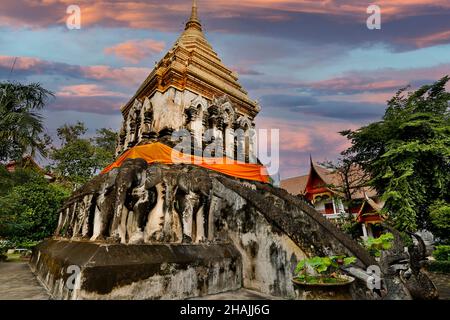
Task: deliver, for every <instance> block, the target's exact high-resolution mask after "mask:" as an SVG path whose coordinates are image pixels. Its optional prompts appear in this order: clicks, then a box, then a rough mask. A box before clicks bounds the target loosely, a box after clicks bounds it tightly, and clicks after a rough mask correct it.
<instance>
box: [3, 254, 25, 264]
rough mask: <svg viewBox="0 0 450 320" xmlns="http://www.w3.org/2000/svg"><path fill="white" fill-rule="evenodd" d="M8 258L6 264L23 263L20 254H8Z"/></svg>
mask: <svg viewBox="0 0 450 320" xmlns="http://www.w3.org/2000/svg"><path fill="white" fill-rule="evenodd" d="M6 256H7V257H8V259H7V260H6V262H21V261H23V260H22V259H21V256H20V253H12V254H6Z"/></svg>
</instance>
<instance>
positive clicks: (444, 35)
mask: <svg viewBox="0 0 450 320" xmlns="http://www.w3.org/2000/svg"><path fill="white" fill-rule="evenodd" d="M414 41H415V43H416V46H417V47H418V48H424V47H429V46H433V45H438V44H444V43H450V30H446V31H442V32H437V33H432V34H428V35H425V36H422V37H418V38H416V39H415V40H414Z"/></svg>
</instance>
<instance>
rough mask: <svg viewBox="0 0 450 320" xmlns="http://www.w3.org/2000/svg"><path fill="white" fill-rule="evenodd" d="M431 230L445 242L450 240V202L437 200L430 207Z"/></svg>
mask: <svg viewBox="0 0 450 320" xmlns="http://www.w3.org/2000/svg"><path fill="white" fill-rule="evenodd" d="M430 218H431V228H430V229H431V230H432V231H433V233H434V235H435V236H437V237H438V238H439V240H440V241H441V242H443V243H448V242H450V204H449V203H446V202H444V201H436V202H435V203H434V204H433V205H432V206H431V207H430Z"/></svg>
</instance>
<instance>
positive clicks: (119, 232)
mask: <svg viewBox="0 0 450 320" xmlns="http://www.w3.org/2000/svg"><path fill="white" fill-rule="evenodd" d="M121 110H122V114H123V124H122V128H121V131H120V134H119V135H118V144H117V152H116V153H117V159H116V161H115V162H114V163H112V164H111V165H110V166H108V167H107V168H105V169H104V170H103V171H102V173H101V174H99V175H97V176H96V177H94V178H93V179H91V180H90V181H88V182H87V183H86V184H84V185H83V186H82V187H80V188H79V189H77V190H75V191H74V192H73V193H72V195H71V196H70V197H69V198H68V199H67V201H66V202H65V203H64V204H63V206H62V207H61V209H60V211H59V219H58V224H57V227H56V230H55V232H54V235H53V237H52V238H49V239H45V240H44V241H43V242H41V243H40V244H39V245H37V246H36V248H35V249H34V250H33V254H32V257H31V260H30V267H31V270H32V271H33V272H34V273H35V274H36V276H37V278H38V279H39V281H41V282H42V283H43V284H44V285H45V288H46V289H47V290H48V292H49V294H50V296H51V297H52V299H149V300H150V299H187V298H196V297H204V296H209V297H211V296H214V295H216V294H221V293H224V292H229V293H228V294H230V295H234V294H235V293H239V292H241V290H243V292H247V290H252V292H254V293H255V294H257V295H258V296H260V297H261V298H263V297H264V299H267V298H270V299H272V298H275V297H276V298H285V299H293V298H294V299H309V298H311V299H317V298H316V297H314V295H313V296H311V292H310V290H309V288H303V287H301V288H299V287H296V286H295V285H294V283H293V281H292V277H293V270H295V268H296V266H297V264H298V262H299V261H300V260H303V259H305V258H306V257H314V256H325V255H326V256H329V255H345V256H348V257H355V258H356V260H357V261H355V263H354V267H353V268H352V270H353V271H348V272H353V273H352V274H354V275H355V276H357V277H359V278H358V279H357V280H355V281H354V282H353V283H352V285H351V286H347V285H346V290H347V289H348V292H346V293H345V294H344V295H342V298H345V299H352V298H353V299H378V298H379V295H378V293H377V292H373V291H372V289H370V288H369V287H368V286H367V276H368V274H366V273H365V272H366V271H365V270H367V268H368V267H369V266H373V265H377V261H376V260H375V259H374V258H373V257H372V256H370V254H369V252H367V251H366V250H365V249H364V248H363V247H361V246H360V245H359V244H358V242H356V241H355V240H353V239H352V238H350V237H349V236H348V235H347V234H345V233H343V232H342V231H341V230H339V229H338V228H337V227H336V225H334V224H333V223H330V222H329V221H327V219H324V218H323V217H322V216H321V215H320V213H318V212H317V211H316V210H315V209H314V208H313V207H312V206H311V205H309V204H308V203H306V202H305V201H304V200H303V199H299V197H296V196H293V195H291V194H289V193H288V192H286V191H285V190H282V189H280V188H277V187H275V186H273V185H271V184H270V183H268V182H269V179H268V176H267V174H266V172H264V166H262V165H261V164H259V163H257V161H256V162H255V161H252V160H254V159H252V158H253V157H254V149H253V146H252V144H251V143H250V141H251V140H252V137H251V135H252V133H253V128H254V119H255V116H256V115H257V114H258V112H259V111H260V107H259V105H258V104H257V102H256V101H253V100H251V99H250V98H249V97H248V95H247V92H246V91H245V90H244V89H243V88H242V87H241V85H240V84H239V83H238V79H237V76H236V74H235V73H233V72H232V71H231V70H230V69H228V68H227V67H226V66H224V65H223V63H222V62H221V60H220V59H219V57H218V56H217V54H216V53H215V52H214V50H213V49H212V47H211V45H210V44H209V43H208V41H207V40H206V38H205V36H204V34H203V31H202V24H201V23H200V20H199V18H198V14H197V3H196V1H195V0H194V2H193V6H192V11H191V15H190V18H189V20H188V21H187V23H186V27H185V30H184V31H183V33H182V34H181V36H180V37H179V38H178V40H177V41H176V42H175V44H174V46H173V47H172V48H171V49H170V50H169V52H167V54H166V55H165V56H164V57H163V58H162V60H161V61H160V62H158V63H157V65H156V66H155V69H154V70H153V71H152V72H151V73H150V75H149V76H148V77H147V79H146V80H145V81H144V83H143V84H142V85H141V86H140V88H139V89H138V90H137V92H136V94H135V95H134V96H133V97H132V98H131V99H130V101H129V102H128V103H127V104H126V105H124V106H123V107H122V109H121ZM180 131H183V132H187V133H188V135H189V137H190V140H189V142H190V145H191V146H192V145H193V147H194V148H190V149H191V154H188V153H186V152H185V150H184V149H183V151H180V150H178V149H177V145H179V143H178V141H177V140H176V139H175V140H174V139H173V138H174V133H178V132H180ZM233 132H234V133H236V132H240V133H239V136H238V135H236V134H234V133H233ZM205 133H208V134H207V135H205ZM241 133H243V135H242V134H241ZM192 136H193V137H194V139H192ZM242 137H243V139H242ZM175 138H176V137H175ZM217 141H219V142H222V144H217V145H219V146H221V148H223V149H224V150H222V152H223V151H225V152H223V153H222V158H221V159H222V160H223V159H225V160H229V158H233V161H231V163H225V164H221V163H210V162H209V161H206V160H210V159H211V158H213V159H218V158H219V157H217V154H215V156H214V157H211V158H208V159H207V157H206V156H205V153H202V155H201V156H198V155H197V153H196V151H197V150H199V149H200V150H202V151H204V149H205V148H204V147H205V146H207V147H209V146H210V143H211V142H213V143H216V142H217ZM217 145H216V146H217ZM214 150H215V151H217V152H219V151H220V150H216V149H214ZM192 151H193V152H192ZM242 155H244V159H243V160H244V161H242V160H240V159H239V158H241V159H242ZM235 159H236V160H237V161H234V160H235ZM175 160H176V161H175ZM178 160H181V161H178ZM191 160H199V161H195V162H193V161H191ZM328 182H329V180H328V175H324V172H322V171H321V170H320V169H318V167H317V166H315V165H314V166H312V168H311V172H310V174H309V178H308V179H307V181H306V183H305V185H304V186H300V185H298V184H295V183H294V185H295V188H294V189H292V190H291V192H295V193H297V194H304V193H305V191H306V190H308V193H307V194H306V196H307V197H309V199H310V200H311V201H313V202H314V203H317V205H318V208H319V209H320V210H322V209H321V208H322V204H323V210H322V212H323V213H325V212H326V211H327V210H328V211H329V210H330V208H333V213H336V212H337V211H336V210H341V209H342V210H345V204H344V205H342V204H340V203H338V202H337V201H338V200H337V199H338V195H339V193H338V192H337V191H336V190H335V189H333V188H331V187H328ZM288 189H289V188H288ZM319 194H320V197H319ZM327 197H328V198H327ZM330 199H331V204H332V206H331V207H330V205H329V202H330ZM334 199H336V201H335V200H334ZM319 203H321V205H320V207H319ZM369 204H370V203H369ZM325 208H328V209H325ZM362 210H368V211H370V209H369V207H365V205H364V207H363V208H362V209H361V212H362ZM329 214H331V212H330V213H329ZM391 260H392V261H395V263H396V264H397V261H398V260H394V259H391ZM391 260H390V261H391ZM385 265H386V266H387V267H386V268H389V270H391V269H390V265H389V264H388V263H386V264H385ZM74 267H77V268H76V269H77V270H74V269H73V268H74ZM402 268H403V269H401V270H406V269H407V268H408V267H407V266H404V267H402ZM345 272H347V271H345ZM72 274H73V276H74V277H72ZM387 275H388V276H389V277H391V278H389V279H387V280H388V281H384V280H383V283H387V285H389V286H390V287H388V288H387V290H378V291H380V292H382V293H383V294H384V293H385V292H387V293H390V292H393V293H394V294H396V293H398V292H400V294H402V293H403V292H406V291H405V290H402V289H403V287H401V286H403V284H402V282H401V281H400V280H399V279H398V276H397V275H392V272H389V273H387ZM347 284H349V283H347ZM383 289H384V288H383ZM385 295H386V294H385ZM403 296H404V295H402V296H401V297H403ZM323 297H324V298H327V299H328V298H330V295H329V294H328V292H327V293H324V294H323ZM396 297H397V296H396ZM335 298H341V296H339V297H338V296H335Z"/></svg>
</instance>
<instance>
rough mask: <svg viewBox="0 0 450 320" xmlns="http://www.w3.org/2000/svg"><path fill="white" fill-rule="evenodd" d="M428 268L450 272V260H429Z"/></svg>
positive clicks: (433, 270) (434, 270)
mask: <svg viewBox="0 0 450 320" xmlns="http://www.w3.org/2000/svg"><path fill="white" fill-rule="evenodd" d="M426 268H427V270H428V271H432V272H441V273H450V261H429V262H428V264H427V267H426Z"/></svg>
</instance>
